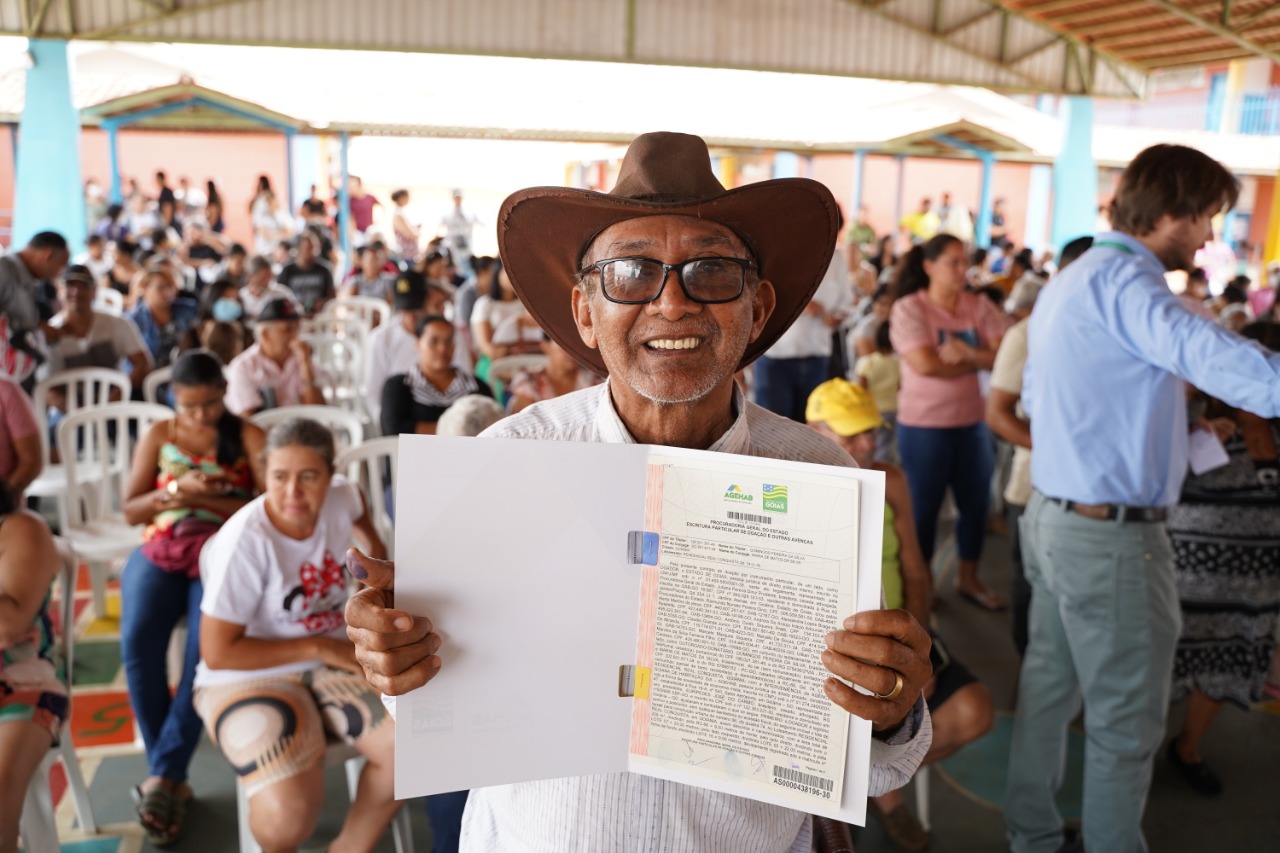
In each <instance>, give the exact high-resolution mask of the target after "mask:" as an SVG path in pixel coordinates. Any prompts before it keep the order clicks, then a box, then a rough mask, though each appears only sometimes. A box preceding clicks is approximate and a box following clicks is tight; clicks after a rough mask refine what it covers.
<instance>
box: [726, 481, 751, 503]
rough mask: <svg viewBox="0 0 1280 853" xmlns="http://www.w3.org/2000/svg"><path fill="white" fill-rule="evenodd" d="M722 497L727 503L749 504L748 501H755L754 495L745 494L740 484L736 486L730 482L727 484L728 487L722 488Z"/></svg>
mask: <svg viewBox="0 0 1280 853" xmlns="http://www.w3.org/2000/svg"><path fill="white" fill-rule="evenodd" d="M724 499H725V500H726V501H728V502H729V503H735V504H736V503H742V504H749V503H754V502H755V499H756V496H755V495H749V494H747V493H746V492H744V491H742V487H741V486H737V485H734V484H732V483H731V484H730V485H729V488H727V489H725V490H724Z"/></svg>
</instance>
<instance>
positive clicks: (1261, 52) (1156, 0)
mask: <svg viewBox="0 0 1280 853" xmlns="http://www.w3.org/2000/svg"><path fill="white" fill-rule="evenodd" d="M1148 2H1150V3H1151V4H1152V5H1154V6H1158V7H1159V8H1161V9H1164V10H1165V11H1166V12H1168V13H1170V14H1171V15H1177V16H1178V17H1179V18H1182V19H1184V20H1187V21H1190V22H1191V23H1193V24H1198V25H1199V26H1201V27H1203V28H1204V29H1205V31H1207V32H1210V33H1213V34H1214V35H1216V36H1220V37H1221V38H1223V39H1225V40H1226V41H1229V42H1231V43H1232V44H1234V45H1236V46H1238V47H1241V48H1244V49H1245V50H1246V51H1248V52H1250V53H1252V54H1255V55H1257V56H1260V57H1262V58H1263V59H1270V60H1271V61H1272V62H1280V50H1275V49H1273V48H1270V47H1266V46H1264V45H1261V44H1259V43H1258V42H1256V41H1253V40H1252V39H1249V38H1246V37H1245V36H1242V35H1240V34H1239V33H1237V32H1234V31H1233V30H1229V29H1227V28H1226V27H1224V26H1221V25H1220V24H1217V23H1214V22H1213V21H1206V20H1205V19H1204V18H1201V17H1200V16H1199V15H1194V14H1192V13H1191V12H1189V11H1187V10H1186V9H1184V8H1182V7H1181V6H1177V5H1175V4H1173V3H1170V2H1169V0H1148Z"/></svg>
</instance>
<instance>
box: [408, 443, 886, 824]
mask: <svg viewBox="0 0 1280 853" xmlns="http://www.w3.org/2000/svg"><path fill="white" fill-rule="evenodd" d="M397 473H398V477H397V481H398V485H397V495H396V555H397V563H396V606H397V608H398V609H403V610H405V611H407V612H410V613H415V614H422V615H426V616H429V617H431V619H432V621H433V622H434V624H435V626H436V630H437V631H438V633H439V634H440V635H441V636H442V638H443V640H444V643H443V647H442V649H441V651H440V656H441V658H442V659H443V667H442V669H441V671H440V673H439V674H438V675H437V676H436V677H435V678H434V679H433V680H432V681H431V683H430V684H427V685H425V686H424V687H422V688H420V689H418V690H416V691H414V692H412V693H410V694H408V695H406V696H402V697H400V698H399V700H398V703H397V727H396V773H395V784H396V796H397V798H401V799H403V798H407V797H415V796H422V795H426V794H434V793H442V792H446V791H455V790H461V789H469V788H479V787H486V786H491V785H500V784H507V783H512V782H522V781H531V780H539V779H553V778H559V777H565V776H584V775H593V774H604V773H617V772H623V771H631V772H638V773H644V774H647V775H651V776H657V777H661V778H665V779H670V780H674V781H678V782H684V783H688V784H693V785H698V786H701V787H705V788H712V789H716V790H721V791H725V792H727V793H732V794H737V795H741V796H746V797H751V798H753V799H757V800H761V801H765V802H771V803H774V804H777V805H782V806H787V807H791V808H797V809H800V810H803V811H807V812H810V813H813V814H820V815H825V816H830V817H835V818H838V819H841V820H845V821H848V822H851V823H856V824H862V823H863V822H864V821H865V810H866V792H867V780H868V760H869V753H870V736H871V726H870V723H869V722H867V721H865V720H861V719H859V718H857V717H852V716H849V715H847V714H845V712H843V711H841V710H840V709H838V708H835V706H832V705H830V703H829V702H827V701H826V700H825V697H823V696H822V677H823V675H825V671H821V672H819V671H818V667H814V666H812V663H813V661H816V660H817V658H818V656H819V655H820V653H821V650H822V648H823V636H824V634H825V631H826V630H830V629H834V628H837V627H839V622H840V621H841V620H842V619H843V618H844V617H845V616H847V615H849V614H850V613H852V612H855V611H860V610H869V609H876V608H878V607H879V606H880V558H881V547H882V538H883V524H884V515H883V512H884V477H883V475H882V474H880V473H878V472H874V471H865V470H859V469H854V468H833V467H829V466H820V465H809V464H804V463H795V462H780V461H775V460H769V459H760V458H756V457H743V456H735V455H730V454H721V453H711V452H705V451H688V450H679V449H674V448H666V447H651V446H646V445H623V444H586V443H577V442H553V441H516V440H504V439H471V438H444V437H435V436H401V438H400V451H399V467H398V472H397ZM664 483H665V486H664ZM655 526H660V527H661V528H662V529H661V530H658V529H650V528H652V527H655ZM815 543H816V544H815ZM793 552H794V553H793ZM659 554H660V555H661V558H660V559H658V555H659ZM686 557H687V558H688V559H685V558H686ZM859 568H861V572H859V571H858V569H859ZM695 569H696V570H697V571H699V572H701V574H698V575H696V577H695V579H694V580H693V581H689V583H690V584H692V583H695V582H696V583H698V584H702V586H690V585H688V584H686V585H685V586H684V587H682V588H675V589H673V588H672V586H671V584H673V583H674V581H675V579H676V578H678V577H684V576H683V575H681V573H682V572H686V573H687V572H693V571H694V570H695ZM751 572H755V574H754V575H753V574H751ZM646 573H647V574H646ZM659 578H662V579H663V580H659ZM797 578H799V582H798V583H793V584H792V586H790V587H786V586H785V585H786V584H789V583H792V581H795V580H796V579H797ZM814 578H817V580H814ZM837 580H839V584H837ZM828 581H829V582H828ZM682 582H683V581H682ZM664 584H665V586H664ZM659 586H661V588H662V589H663V590H664V592H663V595H664V596H666V598H664V599H662V603H661V604H659V599H658V597H657V593H656V590H657V588H658V587H659ZM837 586H839V590H838V595H839V596H845V595H847V596H848V599H847V601H846V600H845V599H843V598H840V599H839V607H838V608H835V607H833V602H834V601H836V600H837V599H836V598H833V597H832V596H836V595H837ZM740 587H741V588H742V589H746V590H747V591H748V592H749V593H750V595H751V596H752V598H751V600H752V601H758V602H760V606H759V608H758V611H759V612H758V613H757V614H755V615H754V616H753V615H752V614H751V613H750V612H749V608H741V611H742V614H743V615H744V616H748V617H751V618H744V619H737V618H736V616H735V618H734V619H733V620H732V621H733V625H732V630H733V632H734V633H733V634H732V635H728V636H734V637H737V636H739V635H741V643H740V644H734V643H727V644H726V643H723V638H724V636H726V635H725V634H724V631H725V630H727V629H726V628H725V626H724V624H722V623H723V622H724V621H725V620H718V619H710V620H708V621H709V622H710V623H711V624H709V625H708V631H704V632H702V634H695V633H692V632H691V633H689V634H687V635H680V634H679V630H678V629H682V626H684V625H685V623H686V622H688V623H690V624H692V623H696V622H697V621H698V620H699V619H703V620H706V619H707V615H706V614H705V613H703V610H702V605H701V604H700V603H699V601H698V599H699V595H689V594H688V593H689V591H690V590H702V589H707V590H709V592H708V593H707V595H708V596H710V597H711V598H715V599H716V600H719V601H720V602H721V604H722V605H723V604H724V602H725V601H729V600H730V599H728V598H726V596H736V595H739V594H742V595H746V594H747V593H746V592H742V593H740V589H739V588H740ZM761 590H764V593H763V595H762V593H761ZM770 590H784V592H783V593H780V595H782V597H784V598H786V601H785V602H784V603H783V604H776V603H775V602H774V601H773V600H772V598H771V597H770V592H769V591H770ZM811 593H812V594H811ZM819 593H821V596H823V598H822V600H821V601H818V600H817V598H818V596H819ZM642 601H643V602H644V603H646V606H647V609H645V610H644V612H643V613H642V607H641V605H642ZM690 601H692V602H693V603H692V604H688V605H687V606H688V607H692V608H693V612H694V618H691V619H689V620H684V619H681V616H680V614H681V610H680V607H681V606H686V605H682V604H681V602H690ZM809 604H812V607H810V609H809V611H807V612H806V613H803V614H798V615H797V614H796V611H798V610H799V609H801V605H803V606H805V607H808V606H809ZM782 611H786V613H787V614H792V615H795V616H796V618H799V619H801V623H802V624H804V623H803V620H804V619H805V618H807V619H809V620H810V621H812V620H813V619H815V618H816V619H821V620H824V621H823V625H824V626H825V627H821V628H817V629H815V630H813V631H812V632H807V631H806V632H805V633H804V634H803V636H802V637H801V638H800V639H799V640H798V641H796V642H798V643H809V644H810V645H808V646H807V647H805V648H803V649H802V650H801V651H800V654H799V658H800V660H799V662H798V663H796V664H795V665H793V666H791V667H790V671H789V672H788V673H787V675H788V679H784V680H783V681H780V682H777V683H773V684H770V685H768V688H769V689H774V688H776V687H777V686H778V684H779V683H781V684H784V685H790V684H800V685H802V687H801V689H800V690H799V691H798V692H799V694H801V695H799V696H797V698H796V700H795V701H794V702H790V701H783V702H781V703H778V702H776V701H774V702H773V703H771V704H770V705H769V711H770V716H767V717H765V718H763V719H764V723H766V724H771V723H775V722H777V723H779V724H785V725H782V729H783V731H782V734H784V735H786V736H787V737H794V738H802V737H804V736H805V735H806V734H808V733H810V732H817V733H818V734H820V735H821V736H820V737H817V738H816V739H815V742H814V743H812V744H810V743H807V742H806V743H805V744H803V745H799V746H798V745H797V744H795V743H793V744H791V745H790V746H787V745H785V744H784V745H783V746H777V736H778V733H777V732H775V733H774V734H773V735H771V738H770V742H771V743H772V744H773V745H774V746H775V747H777V749H776V750H775V751H772V752H771V751H769V750H765V749H762V748H754V747H751V748H748V747H742V746H741V745H740V744H739V742H738V741H739V740H744V741H751V740H752V732H750V731H748V730H747V728H748V726H747V725H746V724H745V723H744V722H743V720H744V718H743V717H742V714H745V713H748V712H749V710H750V709H749V708H748V706H751V705H752V702H751V701H742V700H739V699H738V698H736V697H730V696H726V694H724V693H723V692H715V691H717V690H719V688H717V687H715V686H714V685H713V684H712V682H715V681H717V680H718V679H717V678H707V679H705V681H706V682H707V685H708V686H707V688H706V693H705V695H697V694H698V691H697V690H690V689H689V684H690V681H691V679H690V676H691V675H692V676H697V674H698V672H699V671H701V672H703V673H708V674H712V675H718V674H719V664H718V661H715V662H714V664H708V663H707V660H706V658H707V657H708V655H707V652H708V651H709V649H711V648H712V647H711V646H705V645H704V647H703V648H701V649H699V648H697V647H698V646H699V644H700V643H702V642H703V641H704V640H705V641H706V642H713V641H715V642H721V643H722V644H723V645H726V646H728V647H729V648H728V649H726V651H727V652H732V653H734V654H737V656H738V657H739V658H741V657H742V652H743V651H744V650H745V651H746V652H747V653H748V655H749V658H750V659H754V660H756V661H760V660H782V659H783V658H784V657H785V656H786V655H788V654H791V655H792V656H793V657H795V656H796V655H795V654H793V653H792V651H791V642H790V641H787V642H779V638H780V637H782V636H783V635H782V634H781V633H779V632H781V631H783V630H784V629H785V628H786V626H785V625H783V624H782V622H778V623H777V624H776V625H775V626H774V627H775V628H776V630H775V631H774V633H773V636H772V638H770V637H764V638H763V639H762V638H761V637H757V636H750V635H748V634H749V632H750V631H752V630H753V627H752V626H753V625H754V624H756V623H764V624H772V623H773V622H774V621H775V617H776V619H783V618H784V616H785V615H786V614H783V613H782ZM723 612H731V613H733V614H737V613H738V612H739V608H737V607H734V608H733V609H732V611H723ZM815 614H816V615H815ZM664 620H665V621H664ZM827 620H829V622H828V621H827ZM664 625H665V628H664ZM655 626H656V632H657V634H658V639H657V642H656V644H655V641H654V636H653V635H654V632H655ZM794 627H795V626H794V625H792V626H791V628H792V630H793V633H794ZM716 630H718V631H720V632H721V633H720V639H719V640H718V641H717V640H716V638H715V637H711V636H710V634H711V633H714V631H716ZM809 633H812V634H813V636H812V638H811V640H810V638H809ZM753 644H760V645H759V646H758V647H753ZM766 646H767V647H768V649H766ZM655 647H656V651H655ZM646 649H647V650H648V651H647V652H646ZM646 654H648V655H649V656H650V659H649V660H645V661H643V663H644V664H647V665H641V658H642V657H643V656H644V655H646ZM654 655H656V663H655V662H654V660H653V659H652V658H653V656H654ZM732 656H733V655H732V654H726V657H732ZM685 658H687V660H686V659H685ZM697 666H702V667H703V669H702V670H698V669H697V668H696V667H697ZM707 667H710V668H707ZM620 681H623V682H626V684H625V685H621V684H620ZM810 682H812V687H811V690H810V687H809V685H810ZM742 683H748V681H743V682H742ZM681 685H684V687H683V688H681ZM624 687H625V689H624ZM650 688H651V689H652V701H650V699H649V690H650ZM682 690H683V693H684V694H685V698H684V699H682V700H681V701H680V702H676V701H674V700H673V699H672V697H673V696H677V695H678V694H681V692H682ZM633 692H634V694H635V695H627V696H622V695H620V694H621V693H627V694H630V693H633ZM689 694H694V695H692V696H690V695H689ZM815 694H816V695H817V696H818V697H820V698H822V702H817V701H815V700H814V695H815ZM753 697H754V693H753ZM753 697H747V698H748V700H749V699H751V698H753ZM754 698H756V699H757V700H758V698H759V697H754ZM660 702H665V703H666V704H665V705H660ZM697 702H705V703H706V713H700V714H699V715H697V716H699V717H707V718H712V717H714V718H715V719H708V720H707V721H706V725H707V726H710V727H714V725H722V726H729V727H730V732H731V734H730V736H724V735H716V734H714V733H713V732H712V731H710V730H707V731H702V730H701V729H700V727H701V726H702V723H701V722H699V723H698V724H697V727H699V731H692V730H689V731H688V732H684V731H681V732H676V733H673V732H672V731H671V730H670V728H669V727H671V726H674V725H675V723H673V722H671V721H672V720H673V719H678V718H679V716H680V715H679V712H680V710H681V709H684V708H687V707H688V705H689V703H697ZM760 704H761V703H760V701H756V702H755V706H757V707H758V706H760ZM828 706H829V707H830V708H835V711H836V712H838V714H835V715H832V716H831V723H830V725H831V727H832V730H831V731H830V732H822V731H820V730H821V729H822V725H823V722H822V719H821V718H820V717H821V715H825V714H826V713H827V708H828ZM673 709H674V710H673ZM744 709H747V710H744ZM751 713H758V712H751ZM752 719H760V717H759V716H757V717H754V718H752ZM691 725H692V724H691ZM663 726H667V727H668V728H665V729H664V728H663ZM766 727H767V726H766ZM837 729H838V731H837ZM788 750H790V751H791V752H796V753H798V754H799V756H798V757H796V758H795V759H794V760H792V761H790V762H787V761H784V760H782V759H781V758H779V755H782V754H789V753H788ZM824 750H825V751H824ZM837 759H838V766H835V767H834V769H833V766H831V765H830V762H832V761H836V760H837ZM824 760H825V761H827V762H828V766H826V767H825V768H824V766H823V761H824ZM833 773H834V777H835V778H834V779H833V778H830V777H831V776H832V774H833ZM824 774H825V776H826V777H828V778H825V779H824V778H822V777H823V775H824Z"/></svg>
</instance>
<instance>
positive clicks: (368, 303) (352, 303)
mask: <svg viewBox="0 0 1280 853" xmlns="http://www.w3.org/2000/svg"><path fill="white" fill-rule="evenodd" d="M320 313H321V316H323V317H330V318H332V319H334V320H335V321H337V322H340V323H344V324H345V323H349V322H350V321H352V320H355V321H357V322H359V323H361V324H362V325H363V326H364V327H365V330H366V331H367V330H368V329H372V328H373V327H374V325H375V322H374V320H375V318H376V320H377V323H376V325H381V324H383V323H385V322H387V321H388V320H390V319H391V306H390V305H388V304H387V301H386V300H385V299H375V298H373V297H372V296H341V297H339V298H337V299H333V300H330V301H329V302H328V303H326V304H325V306H324V311H322V312H320Z"/></svg>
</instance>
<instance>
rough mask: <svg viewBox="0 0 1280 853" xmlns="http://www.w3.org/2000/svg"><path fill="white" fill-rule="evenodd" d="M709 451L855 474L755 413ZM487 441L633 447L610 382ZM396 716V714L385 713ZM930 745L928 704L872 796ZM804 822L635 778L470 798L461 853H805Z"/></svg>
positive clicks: (750, 803)
mask: <svg viewBox="0 0 1280 853" xmlns="http://www.w3.org/2000/svg"><path fill="white" fill-rule="evenodd" d="M734 410H735V411H736V412H737V413H738V414H737V417H736V418H735V420H734V422H733V425H732V426H730V427H729V429H728V431H727V432H725V434H724V435H722V436H721V437H720V438H719V439H717V440H716V441H715V442H714V443H713V444H712V445H711V447H710V448H708V449H709V450H714V451H718V452H721V453H734V454H738V455H741V456H763V457H768V458H771V459H787V460H793V461H798V462H815V463H818V464H821V465H842V466H853V465H854V462H853V460H852V459H851V458H850V457H849V456H848V454H846V453H845V452H844V451H843V450H841V449H840V448H839V447H838V446H836V444H835V443H834V442H832V441H830V440H828V439H826V438H824V437H822V436H821V435H819V434H818V433H816V432H814V431H813V430H811V429H809V428H808V427H806V426H804V425H803V424H798V423H796V422H795V421H792V420H788V419H787V418H783V417H779V416H778V415H775V414H773V413H772V412H769V411H768V410H766V409H764V408H761V407H760V406H757V405H755V404H754V403H749V402H747V401H746V399H745V398H744V397H743V395H742V393H741V392H740V391H738V390H737V389H736V388H735V392H734ZM482 437H489V438H521V439H535V440H539V439H540V440H544V441H547V440H550V441H591V442H614V443H627V444H632V443H635V439H633V438H632V437H631V434H630V433H629V432H628V431H627V428H626V426H625V425H624V424H623V422H622V419H621V418H620V417H618V413H617V411H616V410H615V409H614V407H613V403H612V400H611V398H610V396H609V384H608V382H605V383H603V384H601V385H597V386H595V387H593V388H587V389H585V390H582V391H575V392H574V393H572V394H567V395H565V396H563V397H558V398H556V399H554V400H547V401H545V402H541V403H537V404H535V405H533V406H530V407H529V408H527V409H525V410H524V411H522V412H520V413H519V414H517V415H515V416H513V417H510V418H507V419H505V420H503V421H500V422H498V423H497V424H494V425H493V426H492V427H490V428H489V429H488V430H486V431H485V432H484V433H483V434H482ZM388 704H389V706H390V705H391V704H392V703H391V702H389V703H388ZM932 740H933V728H932V724H931V723H930V720H929V715H928V711H926V710H925V706H924V702H923V701H919V702H917V703H916V706H915V708H914V709H913V711H912V712H911V713H910V714H908V716H907V719H906V720H905V721H904V724H903V725H902V727H901V728H899V729H898V730H897V732H896V733H895V735H894V736H892V737H891V738H889V739H888V740H887V741H886V740H880V739H877V738H872V741H871V784H870V793H871V795H872V796H877V795H879V794H883V793H885V792H887V791H891V790H893V789H895V788H900V787H902V786H903V785H905V784H906V783H907V781H908V780H909V779H910V778H911V776H912V774H913V773H915V771H916V768H917V767H919V765H920V762H921V760H923V758H924V755H925V753H926V752H927V751H928V750H929V745H930V743H931V742H932ZM812 845H813V839H812V835H811V827H810V821H809V817H808V815H806V814H804V813H802V812H798V811H795V810H792V809H787V808H783V807H781V806H775V805H770V804H768V803H762V802H758V801H755V800H749V799H745V798H742V797H735V796H732V795H730V794H723V793H720V792H718V791H711V790H707V789H704V788H696V787H693V786H690V785H682V784H679V783H676V782H668V781H665V780H662V779H654V778H652V777H649V776H642V775H639V774H634V773H613V774H607V775H601V776H579V777H573V778H566V779H550V780H546V781H539V782H520V783H517V784H514V785H499V786H496V787H492V788H481V789H477V790H474V791H472V792H471V796H470V798H469V799H468V800H467V808H466V812H465V814H464V815H463V819H462V844H461V850H462V851H463V853H490V851H495V850H498V851H504V853H505V852H506V851H511V853H568V851H580V853H634V852H635V851H645V853H651V851H662V853H712V851H724V853H808V851H809V850H810V849H811V848H812Z"/></svg>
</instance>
